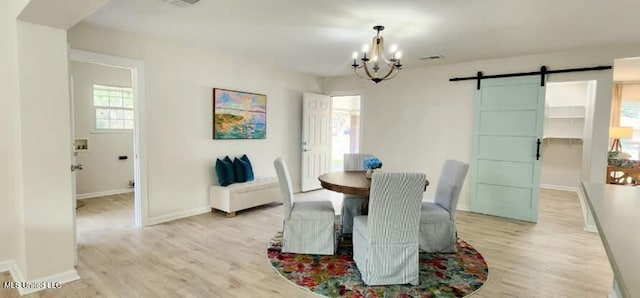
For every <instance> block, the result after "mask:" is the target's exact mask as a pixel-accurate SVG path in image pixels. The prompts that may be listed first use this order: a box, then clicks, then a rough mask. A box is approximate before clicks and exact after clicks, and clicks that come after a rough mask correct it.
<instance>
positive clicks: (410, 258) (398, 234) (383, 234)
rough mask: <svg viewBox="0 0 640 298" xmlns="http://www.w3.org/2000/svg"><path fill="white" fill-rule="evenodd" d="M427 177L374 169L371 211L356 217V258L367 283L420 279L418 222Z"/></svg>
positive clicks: (354, 241)
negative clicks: (375, 170)
mask: <svg viewBox="0 0 640 298" xmlns="http://www.w3.org/2000/svg"><path fill="white" fill-rule="evenodd" d="M425 180H426V177H425V175H424V174H420V173H374V174H373V177H372V180H371V194H370V196H369V215H367V216H365V215H361V216H356V217H355V219H354V220H353V259H354V260H355V262H356V266H357V267H358V270H360V275H361V276H362V280H363V281H364V283H365V284H367V285H390V284H407V283H409V284H412V285H417V284H418V283H419V278H418V275H419V267H418V254H419V248H418V225H419V223H420V202H422V192H423V191H424V184H425Z"/></svg>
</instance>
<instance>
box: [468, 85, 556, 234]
mask: <svg viewBox="0 0 640 298" xmlns="http://www.w3.org/2000/svg"><path fill="white" fill-rule="evenodd" d="M544 96H545V87H541V86H540V76H528V77H515V78H501V79H490V80H483V81H482V87H481V89H480V90H478V95H477V98H476V110H475V127H474V135H473V137H474V140H473V151H472V154H473V155H472V157H471V211H473V212H479V213H485V214H491V215H497V216H502V217H507V218H513V219H519V220H526V221H532V222H537V221H538V195H539V190H540V163H541V162H542V160H541V159H540V158H541V156H540V154H541V148H540V142H541V139H542V128H543V120H544V118H543V117H544Z"/></svg>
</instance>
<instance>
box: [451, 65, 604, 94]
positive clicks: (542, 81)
mask: <svg viewBox="0 0 640 298" xmlns="http://www.w3.org/2000/svg"><path fill="white" fill-rule="evenodd" d="M605 69H611V65H603V66H594V67H582V68H567V69H558V70H548V69H547V66H545V65H543V66H542V67H540V70H539V71H531V72H516V73H504V74H497V75H484V74H483V73H482V72H481V71H479V72H478V73H477V74H476V76H474V77H462V78H450V79H449V81H450V82H455V81H467V80H477V81H478V84H477V87H476V88H477V89H478V90H480V82H481V81H482V80H484V79H496V78H508V77H524V76H535V75H540V86H544V84H545V80H546V76H547V75H548V74H553V73H565V72H581V71H593V70H605Z"/></svg>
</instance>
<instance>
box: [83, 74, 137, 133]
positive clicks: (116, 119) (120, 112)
mask: <svg viewBox="0 0 640 298" xmlns="http://www.w3.org/2000/svg"><path fill="white" fill-rule="evenodd" d="M93 106H94V108H95V116H96V130H132V129H133V90H132V89H131V88H129V87H118V86H108V85H93Z"/></svg>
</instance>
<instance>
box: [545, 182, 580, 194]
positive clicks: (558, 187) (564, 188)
mask: <svg viewBox="0 0 640 298" xmlns="http://www.w3.org/2000/svg"><path fill="white" fill-rule="evenodd" d="M540 188H545V189H553V190H562V191H571V192H578V188H577V187H575V186H565V185H553V184H540Z"/></svg>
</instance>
